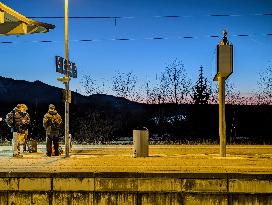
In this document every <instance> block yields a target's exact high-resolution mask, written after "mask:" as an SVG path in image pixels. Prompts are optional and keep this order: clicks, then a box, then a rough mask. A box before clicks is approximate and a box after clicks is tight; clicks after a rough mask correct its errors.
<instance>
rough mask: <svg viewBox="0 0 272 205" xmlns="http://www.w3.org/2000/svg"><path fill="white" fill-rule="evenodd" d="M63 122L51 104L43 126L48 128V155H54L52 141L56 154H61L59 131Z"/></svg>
mask: <svg viewBox="0 0 272 205" xmlns="http://www.w3.org/2000/svg"><path fill="white" fill-rule="evenodd" d="M61 123H62V119H61V116H60V115H59V114H58V112H57V111H56V109H55V106H54V105H53V104H50V105H49V110H48V112H47V113H46V114H45V115H44V117H43V127H44V128H45V130H46V155H47V156H49V157H51V155H52V141H53V145H54V153H55V156H58V155H59V131H60V126H61Z"/></svg>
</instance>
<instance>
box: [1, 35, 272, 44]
mask: <svg viewBox="0 0 272 205" xmlns="http://www.w3.org/2000/svg"><path fill="white" fill-rule="evenodd" d="M257 35H258V36H263V37H265V36H267V37H270V36H272V33H260V34H232V35H229V36H233V37H252V36H253V37H254V36H257ZM199 38H220V36H219V35H202V36H178V37H167V36H164V37H163V36H155V35H154V37H144V38H138V39H137V38H103V39H72V40H70V42H96V41H135V40H181V39H188V40H193V39H199ZM18 42H19V41H0V43H1V44H13V43H18ZM61 42H63V41H57V40H35V41H23V43H61Z"/></svg>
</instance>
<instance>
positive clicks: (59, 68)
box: [55, 56, 77, 78]
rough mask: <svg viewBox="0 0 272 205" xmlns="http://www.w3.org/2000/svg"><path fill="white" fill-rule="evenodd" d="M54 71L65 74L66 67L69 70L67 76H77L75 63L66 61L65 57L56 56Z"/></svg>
mask: <svg viewBox="0 0 272 205" xmlns="http://www.w3.org/2000/svg"><path fill="white" fill-rule="evenodd" d="M55 59H56V72H57V73H61V74H64V75H65V74H66V72H67V68H68V70H69V77H71V78H77V67H76V64H75V63H72V62H70V61H69V62H68V63H67V61H66V59H64V58H63V57H60V56H56V58H55Z"/></svg>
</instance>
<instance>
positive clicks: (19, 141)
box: [12, 132, 27, 156]
mask: <svg viewBox="0 0 272 205" xmlns="http://www.w3.org/2000/svg"><path fill="white" fill-rule="evenodd" d="M26 140H27V134H26V133H19V132H13V139H12V151H13V156H18V155H19V154H20V151H21V150H20V149H21V145H23V149H25V147H26Z"/></svg>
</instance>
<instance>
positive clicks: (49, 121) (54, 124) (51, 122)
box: [43, 110, 62, 135]
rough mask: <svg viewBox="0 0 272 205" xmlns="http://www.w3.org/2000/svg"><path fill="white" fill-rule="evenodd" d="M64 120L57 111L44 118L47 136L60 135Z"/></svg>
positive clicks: (49, 112) (50, 112) (47, 114)
mask: <svg viewBox="0 0 272 205" xmlns="http://www.w3.org/2000/svg"><path fill="white" fill-rule="evenodd" d="M61 123H62V119H61V116H60V115H59V114H58V112H57V111H56V110H54V111H48V112H47V113H46V114H45V115H44V117H43V127H44V128H45V130H46V134H47V135H58V134H59V130H60V127H61Z"/></svg>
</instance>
